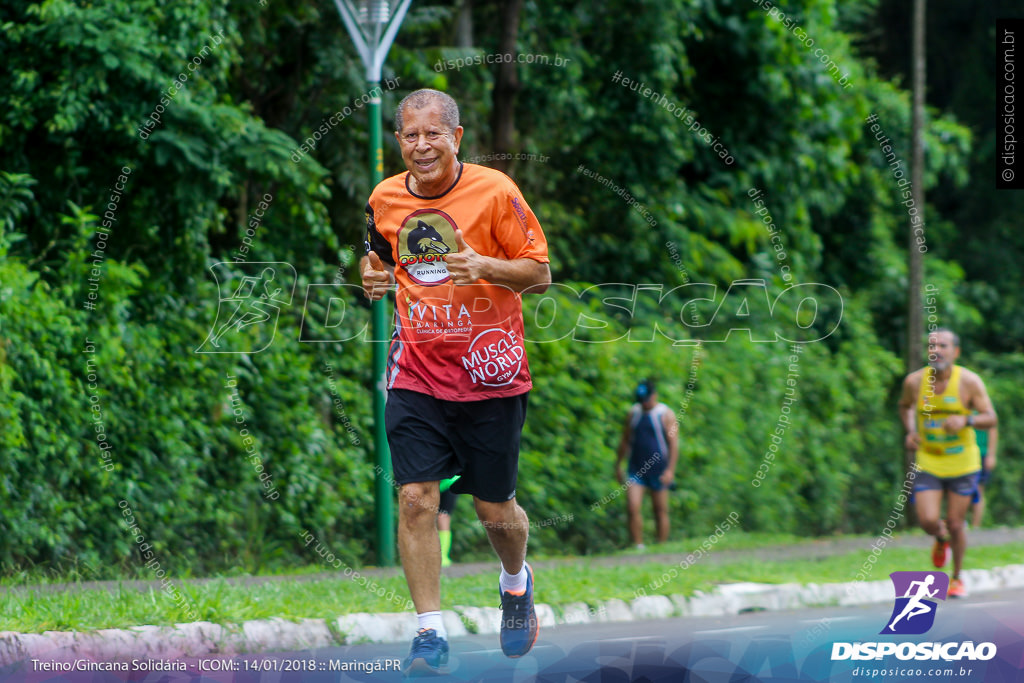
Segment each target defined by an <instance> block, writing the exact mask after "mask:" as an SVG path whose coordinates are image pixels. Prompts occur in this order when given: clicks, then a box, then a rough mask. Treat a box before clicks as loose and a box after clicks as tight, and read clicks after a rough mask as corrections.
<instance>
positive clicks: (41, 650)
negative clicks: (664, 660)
mask: <svg viewBox="0 0 1024 683" xmlns="http://www.w3.org/2000/svg"><path fill="white" fill-rule="evenodd" d="M964 580H965V582H966V583H967V585H969V586H970V587H971V590H972V591H973V592H976V593H982V592H986V591H991V590H997V589H1000V588H1024V565H1010V566H1007V567H999V568H996V569H975V570H966V571H964ZM890 600H892V585H891V583H890V581H889V580H888V579H886V580H883V581H859V582H851V583H827V584H807V585H800V584H781V585H775V584H756V583H734V584H724V585H722V586H718V587H717V588H715V590H713V591H712V592H710V593H706V594H705V593H701V592H698V593H697V594H696V595H694V596H692V597H689V598H687V597H684V596H682V595H673V596H671V597H666V596H664V595H642V596H639V597H637V598H635V599H633V600H632V601H630V602H626V601H624V600H606V601H604V602H602V603H599V604H598V605H597V606H596V607H591V606H589V605H587V604H585V603H582V602H576V603H571V604H568V605H564V606H562V607H560V608H555V607H551V606H550V605H546V604H538V605H537V616H538V618H539V619H540V623H541V626H542V627H547V628H550V627H553V626H556V625H575V624H591V623H603V622H621V621H634V620H638V619H663V618H667V617H674V616H693V617H697V616H721V615H730V614H738V613H740V612H744V611H752V610H785V609H795V608H800V607H812V606H821V605H843V606H847V605H862V604H870V603H879V602H888V601H890ZM442 617H443V618H444V623H445V628H446V629H447V630H448V633H449V635H450V636H451V637H454V638H457V637H460V636H465V635H467V634H468V633H495V634H496V633H497V632H498V630H499V624H500V613H499V611H498V610H497V609H495V608H493V607H460V606H456V607H455V608H454V610H450V611H444V612H443V613H442ZM415 630H416V619H415V616H414V615H412V614H409V613H401V614H391V613H385V614H367V613H357V614H346V615H344V616H341V617H339V618H338V619H337V620H335V622H334V623H333V624H329V623H328V622H327V621H326V620H323V619H303V620H301V621H298V622H292V621H286V620H284V619H269V620H266V621H247V622H244V623H243V624H241V625H239V626H221V625H219V624H213V623H210V622H196V623H190V624H177V625H175V626H137V627H133V628H128V629H103V630H99V631H90V632H64V631H47V632H45V633H41V634H36V633H15V632H11V631H5V632H0V666H9V665H12V664H15V663H17V662H23V661H25V660H29V659H40V660H47V661H69V660H75V659H91V660H94V661H131V660H133V659H139V660H162V661H170V660H181V659H196V658H227V657H234V656H237V655H240V654H257V653H261V652H270V651H275V652H282V651H290V650H305V649H311V648H322V647H330V646H335V645H352V644H356V643H365V642H372V643H387V642H404V641H406V640H408V639H409V638H410V636H411V634H412V633H413V632H415Z"/></svg>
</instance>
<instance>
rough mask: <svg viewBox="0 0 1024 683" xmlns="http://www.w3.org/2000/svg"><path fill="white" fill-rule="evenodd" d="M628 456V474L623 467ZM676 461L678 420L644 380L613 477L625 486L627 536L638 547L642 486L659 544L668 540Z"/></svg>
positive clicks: (625, 428) (650, 382) (624, 432)
mask: <svg viewBox="0 0 1024 683" xmlns="http://www.w3.org/2000/svg"><path fill="white" fill-rule="evenodd" d="M627 455H628V456H629V466H628V477H627V475H626V474H625V473H624V472H623V470H622V461H623V460H625V459H626V456H627ZM678 460H679V423H678V421H677V420H676V416H675V415H674V414H673V413H672V411H671V410H670V409H669V407H668V406H666V405H665V404H664V403H659V402H658V392H657V388H656V387H655V384H654V380H652V379H646V380H644V381H643V382H641V383H640V384H639V385H638V386H637V388H636V403H634V404H633V406H632V408H630V411H629V415H628V416H627V417H626V422H625V425H624V426H623V429H622V440H621V441H620V442H619V450H618V458H617V459H616V461H615V476H616V477H617V478H618V480H619V483H620V484H624V485H625V486H626V510H627V512H628V515H629V535H630V536H631V537H632V540H633V544H634V545H635V546H636V547H637V548H638V549H643V547H644V536H643V518H642V517H641V515H640V508H641V506H642V505H643V501H644V490H645V489H646V490H649V491H650V492H651V500H652V503H653V506H654V523H655V529H656V533H657V536H658V543H664V542H665V541H667V540H668V529H669V517H668V492H669V488H670V487H671V486H672V485H673V483H674V481H675V476H676V463H677V462H678Z"/></svg>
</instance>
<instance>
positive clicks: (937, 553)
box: [932, 539, 949, 569]
mask: <svg viewBox="0 0 1024 683" xmlns="http://www.w3.org/2000/svg"><path fill="white" fill-rule="evenodd" d="M947 562H949V541H940V540H939V539H935V545H933V546H932V564H934V565H935V566H936V567H937V568H940V569H941V568H942V567H945V566H946V563H947Z"/></svg>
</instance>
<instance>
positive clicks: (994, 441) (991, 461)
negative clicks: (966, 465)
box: [984, 427, 999, 470]
mask: <svg viewBox="0 0 1024 683" xmlns="http://www.w3.org/2000/svg"><path fill="white" fill-rule="evenodd" d="M998 448H999V427H991V428H990V429H989V430H988V452H986V453H985V454H984V455H985V462H984V466H985V469H986V470H994V469H995V468H996V450H997V449H998Z"/></svg>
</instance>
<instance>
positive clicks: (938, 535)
mask: <svg viewBox="0 0 1024 683" xmlns="http://www.w3.org/2000/svg"><path fill="white" fill-rule="evenodd" d="M959 357H960V338H959V337H958V336H957V335H956V334H954V333H953V332H952V331H951V330H948V329H946V328H940V329H938V330H935V331H934V332H932V333H931V334H929V335H928V366H927V367H924V368H922V369H920V370H917V371H915V372H912V373H910V375H908V376H907V378H906V379H905V380H904V381H903V394H902V395H901V396H900V403H899V410H900V419H901V420H902V421H903V427H904V428H905V429H906V430H907V436H906V440H905V446H906V448H907V449H908V450H913V451H914V452H915V459H916V462H917V467H918V472H917V474H916V476H915V479H914V508H915V510H916V511H917V519H918V522H919V524H920V525H921V528H922V529H924V530H925V531H926V532H928V533H929V534H931V535H932V536H934V537H935V544H934V546H933V547H932V563H933V564H934V565H935V566H936V567H944V566H945V565H946V562H947V561H948V558H947V555H948V550H949V548H950V547H952V550H953V574H952V576H951V577H950V578H951V580H950V582H949V596H950V597H954V598H955V597H965V596H966V595H967V589H966V587H965V586H964V583H963V581H962V580H961V579H960V570H961V568H962V566H963V561H964V553H965V552H966V550H967V530H966V528H965V526H964V518H965V517H966V515H967V509H968V507H969V506H970V504H971V500H972V499H973V497H974V494H975V491H976V490H977V487H978V473H979V471H980V470H981V454H980V452H979V450H978V444H977V442H976V441H975V435H974V429H973V427H978V428H979V429H990V428H992V427H994V426H996V423H997V418H996V411H995V409H994V408H993V407H992V401H991V400H989V397H988V392H987V391H986V390H985V384H984V382H982V381H981V378H980V377H978V376H977V375H976V374H974V373H973V372H971V371H970V370H968V369H967V368H964V367H961V366H959V365H955V364H954V363H955V361H956V360H957V358H959ZM971 411H977V414H976V415H972V414H971ZM943 497H945V498H946V518H945V519H943V518H942V499H943Z"/></svg>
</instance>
